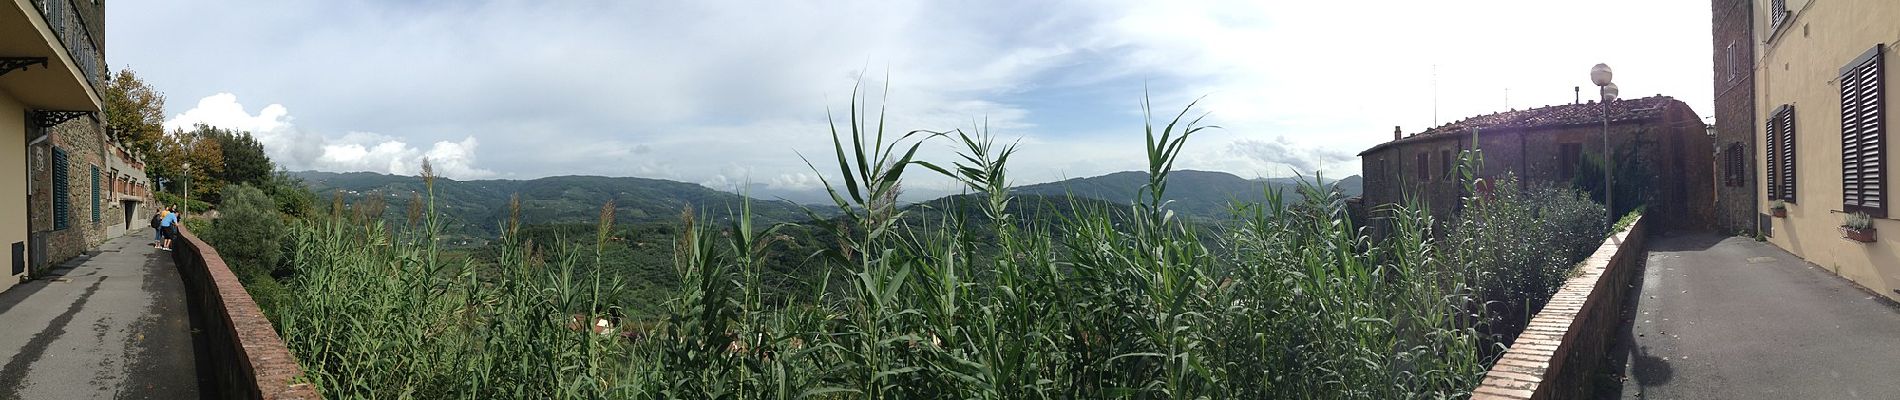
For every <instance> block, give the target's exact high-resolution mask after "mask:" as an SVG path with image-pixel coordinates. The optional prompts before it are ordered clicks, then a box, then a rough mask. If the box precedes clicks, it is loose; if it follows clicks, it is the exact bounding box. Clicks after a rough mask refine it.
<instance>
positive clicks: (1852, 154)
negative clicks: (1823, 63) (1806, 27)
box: [1840, 45, 1887, 218]
mask: <svg viewBox="0 0 1900 400" xmlns="http://www.w3.org/2000/svg"><path fill="white" fill-rule="evenodd" d="M1883 47H1885V46H1883V45H1874V48H1873V49H1871V50H1867V53H1866V54H1862V55H1861V56H1860V57H1859V58H1856V59H1854V61H1853V62H1849V63H1847V65H1846V66H1843V67H1841V79H1840V82H1841V191H1842V193H1841V201H1842V203H1843V204H1842V206H1841V210H1842V211H1846V212H1865V213H1867V215H1871V216H1874V217H1876V218H1886V217H1887V176H1886V175H1887V174H1886V169H1887V148H1886V140H1885V136H1886V133H1887V126H1886V122H1887V121H1886V116H1885V115H1883V114H1884V113H1882V112H1881V111H1882V109H1883V108H1885V102H1886V93H1885V92H1886V85H1884V84H1882V83H1881V81H1880V77H1881V74H1882V72H1883V71H1881V69H1882V68H1881V67H1882V66H1881V64H1882V63H1881V61H1880V59H1881V57H1880V54H1881V52H1882V51H1883V50H1884V49H1883Z"/></svg>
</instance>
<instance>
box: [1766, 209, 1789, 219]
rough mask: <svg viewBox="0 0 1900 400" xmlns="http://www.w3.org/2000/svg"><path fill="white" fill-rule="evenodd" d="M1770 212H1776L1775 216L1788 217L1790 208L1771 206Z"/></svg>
mask: <svg viewBox="0 0 1900 400" xmlns="http://www.w3.org/2000/svg"><path fill="white" fill-rule="evenodd" d="M1768 213H1770V214H1774V215H1775V218H1787V217H1788V209H1786V208H1770V209H1768Z"/></svg>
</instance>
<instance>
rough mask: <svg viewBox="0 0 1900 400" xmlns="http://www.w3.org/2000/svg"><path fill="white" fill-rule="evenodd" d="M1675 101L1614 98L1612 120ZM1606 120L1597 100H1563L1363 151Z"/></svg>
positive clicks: (1651, 114)
mask: <svg viewBox="0 0 1900 400" xmlns="http://www.w3.org/2000/svg"><path fill="white" fill-rule="evenodd" d="M1673 103H1681V101H1678V100H1676V99H1675V98H1674V97H1669V96H1662V95H1657V96H1650V97H1644V98H1640V99H1623V100H1617V101H1613V102H1610V122H1622V121H1630V120H1640V119H1649V118H1656V117H1659V116H1662V115H1663V113H1664V112H1667V111H1668V109H1669V106H1670V104H1673ZM1602 121H1603V106H1602V105H1600V104H1597V103H1596V102H1588V103H1581V104H1560V105H1554V106H1544V107H1538V108H1532V109H1527V110H1511V111H1506V112H1499V113H1491V114H1485V115H1478V116H1473V117H1470V118H1465V119H1461V120H1458V121H1457V122H1452V123H1448V124H1444V125H1439V126H1438V127H1434V128H1431V129H1426V130H1425V131H1424V132H1419V133H1415V134H1411V135H1407V136H1406V137H1405V138H1402V139H1399V140H1394V141H1389V142H1385V143H1380V144H1379V145H1377V146H1373V147H1372V148H1370V149H1366V151H1365V152H1361V153H1360V155H1365V154H1366V153H1369V152H1372V151H1374V150H1378V149H1380V148H1384V147H1386V146H1388V145H1392V144H1397V143H1404V142H1410V141H1413V140H1422V139H1426V137H1428V136H1432V135H1440V134H1449V133H1468V132H1470V131H1471V129H1474V128H1476V129H1479V130H1480V131H1485V130H1495V129H1512V128H1532V127H1544V126H1566V125H1578V124H1592V123H1601V122H1602Z"/></svg>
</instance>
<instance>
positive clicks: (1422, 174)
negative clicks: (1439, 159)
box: [1418, 150, 1432, 182]
mask: <svg viewBox="0 0 1900 400" xmlns="http://www.w3.org/2000/svg"><path fill="white" fill-rule="evenodd" d="M1431 160H1432V152H1431V151H1430V150H1426V151H1424V152H1421V153H1418V180H1419V181H1420V182H1425V181H1430V180H1432V163H1431Z"/></svg>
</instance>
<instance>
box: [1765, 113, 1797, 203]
mask: <svg viewBox="0 0 1900 400" xmlns="http://www.w3.org/2000/svg"><path fill="white" fill-rule="evenodd" d="M1793 114H1794V107H1792V106H1789V105H1785V104H1784V105H1782V106H1781V107H1776V108H1775V112H1774V113H1772V114H1769V116H1768V122H1767V123H1766V124H1764V126H1763V131H1762V132H1763V135H1762V139H1764V143H1765V144H1766V146H1764V147H1763V148H1762V150H1763V155H1764V156H1766V157H1767V159H1768V163H1767V165H1764V166H1763V167H1764V168H1763V169H1762V176H1763V177H1765V178H1767V179H1768V184H1767V185H1765V186H1763V187H1762V188H1763V189H1766V190H1765V191H1766V192H1767V194H1768V201H1775V200H1783V199H1784V198H1785V197H1784V196H1783V195H1782V189H1781V188H1782V186H1781V176H1782V171H1783V166H1784V165H1787V164H1791V163H1789V162H1788V161H1787V160H1783V159H1782V154H1783V150H1784V148H1786V147H1788V146H1784V145H1782V139H1781V138H1782V135H1781V130H1782V128H1781V126H1782V125H1781V120H1782V117H1783V116H1792V115H1793Z"/></svg>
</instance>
